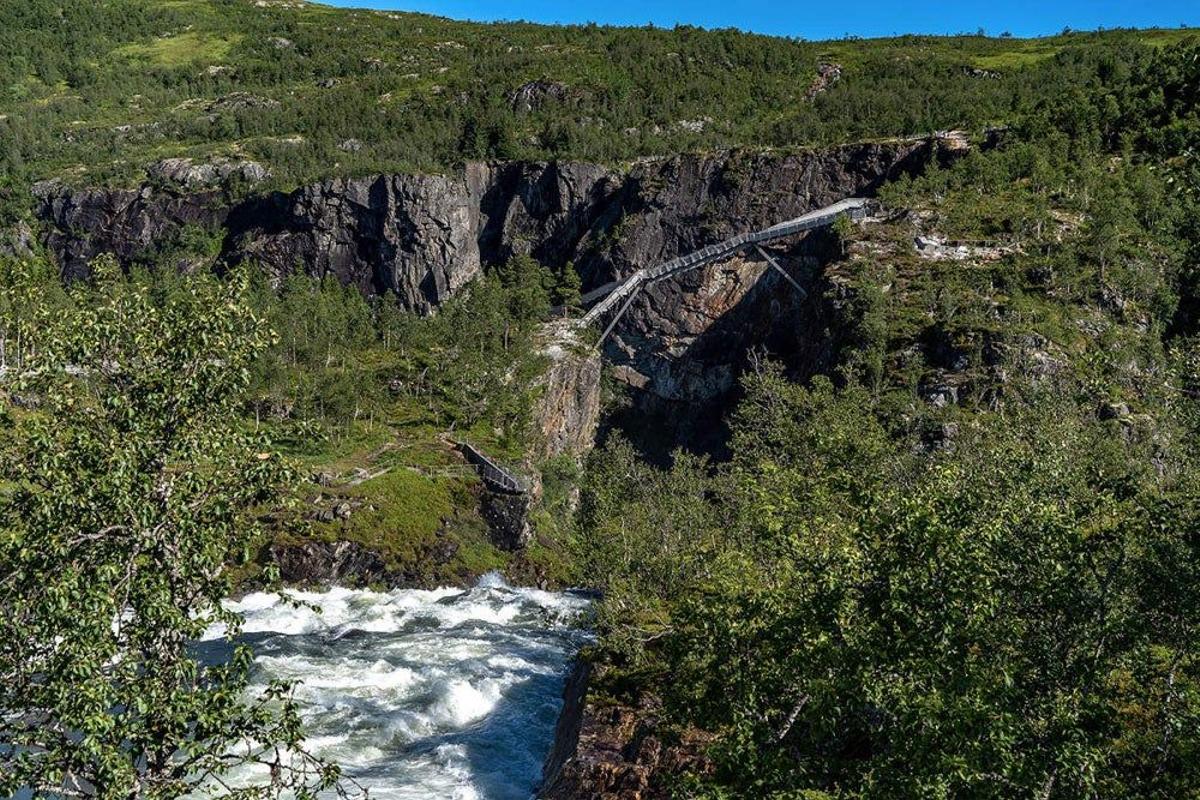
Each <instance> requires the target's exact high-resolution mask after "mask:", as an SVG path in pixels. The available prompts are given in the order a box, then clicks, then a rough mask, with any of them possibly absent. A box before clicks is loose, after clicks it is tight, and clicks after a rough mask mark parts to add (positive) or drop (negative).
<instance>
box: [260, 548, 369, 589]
mask: <svg viewBox="0 0 1200 800" xmlns="http://www.w3.org/2000/svg"><path fill="white" fill-rule="evenodd" d="M268 556H269V557H270V560H271V561H273V562H274V563H275V564H276V565H277V566H278V567H279V577H280V578H281V579H282V580H283V581H285V582H286V583H289V584H295V585H299V586H333V585H338V584H350V585H354V586H365V585H369V584H372V583H380V582H389V581H390V580H391V577H392V576H390V575H389V574H388V571H387V567H386V565H385V564H384V561H383V558H382V557H381V556H380V555H379V554H378V553H376V552H375V551H373V550H370V549H368V548H366V547H363V546H362V545H361V544H359V543H358V542H347V541H341V542H325V541H316V540H314V541H307V542H302V543H297V544H286V545H285V544H274V545H271V547H270V552H269V553H268Z"/></svg>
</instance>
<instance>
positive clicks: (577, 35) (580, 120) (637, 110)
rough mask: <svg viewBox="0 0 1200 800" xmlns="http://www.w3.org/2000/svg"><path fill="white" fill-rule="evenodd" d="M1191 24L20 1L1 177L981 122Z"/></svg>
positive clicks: (293, 170) (366, 161)
mask: <svg viewBox="0 0 1200 800" xmlns="http://www.w3.org/2000/svg"><path fill="white" fill-rule="evenodd" d="M997 33H998V32H997ZM1190 35H1191V34H1190V32H1189V31H1187V30H1183V29H1181V30H1158V31H1111V32H1105V33H1070V32H1064V33H1063V34H1062V35H1059V36H1055V37H1051V38H1047V39H1037V40H1020V39H1014V38H1011V37H998V38H994V37H987V36H983V35H972V36H958V37H922V36H906V37H900V38H896V39H884V40H871V41H855V40H849V39H848V40H843V41H834V42H805V41H798V40H788V39H780V38H774V37H767V36H754V35H749V34H745V33H741V32H738V31H733V30H725V31H706V30H701V29H697V28H689V27H679V28H675V29H672V30H665V29H655V28H643V29H624V28H610V27H603V26H596V25H590V26H582V27H546V26H537V25H528V24H519V23H514V24H501V25H476V24H470V23H462V22H454V21H450V20H446V19H439V18H436V17H429V16H421V15H415V14H401V13H385V12H368V11H351V12H347V11H341V10H337V9H332V8H327V7H322V6H319V5H313V4H309V3H301V2H290V1H288V2H285V1H283V0H270V2H265V3H250V2H245V0H214V1H212V2H208V1H205V2H200V1H199V0H195V1H189V2H159V3H155V2H146V0H104V2H97V3H62V2H57V0H31V1H30V2H15V1H13V2H5V3H3V4H2V5H0V37H3V38H2V39H0V167H2V168H3V169H2V170H0V172H2V174H3V176H4V180H5V182H6V184H7V185H8V186H10V187H21V186H24V185H27V184H28V182H29V181H31V180H43V179H47V178H52V177H62V178H64V179H66V180H69V181H73V182H86V183H89V184H95V183H100V182H105V181H129V180H131V179H136V178H140V177H141V176H142V171H143V169H144V168H145V166H146V165H147V164H148V163H150V162H152V161H155V160H157V159H161V158H164V157H171V156H185V155H193V156H200V157H214V156H229V157H248V158H251V159H255V160H258V161H260V162H262V163H264V164H265V165H266V166H267V167H268V168H269V169H270V170H271V171H272V172H273V174H274V180H275V181H276V182H277V183H278V184H279V185H282V186H285V187H291V186H295V185H296V184H298V183H301V182H305V181H309V180H313V179H316V178H324V177H328V176H329V175H331V174H362V173H367V172H378V171H413V170H437V169H442V168H446V167H448V166H450V165H453V164H455V163H457V162H459V161H461V160H464V159H482V158H527V159H538V158H573V159H580V160H589V161H598V162H605V163H615V162H621V161H625V160H629V159H634V158H639V157H644V156H652V155H662V154H665V153H671V152H679V151H681V150H694V149H698V148H715V147H735V146H750V147H793V146H805V145H820V144H829V143H833V142H845V141H854V140H860V139H866V138H874V137H889V136H909V135H914V134H915V135H921V134H927V133H929V132H930V131H934V130H939V129H947V128H956V127H960V128H968V129H972V130H977V129H980V128H983V127H985V126H989V125H1004V124H1007V123H1009V122H1011V121H1012V120H1013V119H1015V118H1016V117H1017V116H1018V115H1020V114H1022V113H1024V112H1026V111H1028V110H1029V109H1032V108H1035V107H1037V106H1038V105H1039V104H1044V103H1048V102H1055V101H1057V100H1058V99H1060V98H1062V97H1064V96H1073V97H1078V98H1082V97H1083V96H1084V95H1085V93H1087V92H1089V91H1091V90H1092V89H1094V88H1095V87H1096V86H1098V85H1107V84H1114V85H1115V84H1121V83H1123V82H1125V80H1126V78H1127V73H1128V72H1129V71H1130V70H1133V69H1137V67H1138V65H1139V63H1141V62H1142V61H1143V60H1144V59H1146V58H1148V57H1149V56H1150V54H1151V53H1152V52H1153V51H1154V50H1155V49H1156V48H1161V47H1164V46H1167V45H1169V44H1172V43H1175V42H1178V41H1181V40H1184V39H1186V38H1188V37H1189V36H1190ZM822 65H824V67H825V68H824V69H822ZM831 66H835V67H836V70H833V71H830V69H829V68H830V67H831ZM822 76H823V77H822ZM839 78H840V79H839ZM823 89H824V90H823ZM1108 110H1109V109H1108V108H1106V107H1105V108H1098V109H1094V112H1095V113H1100V114H1105V113H1107V112H1108ZM1127 111H1132V109H1127ZM1164 134H1165V135H1170V134H1169V131H1164ZM0 188H2V187H0ZM10 191H12V189H10ZM17 194H18V195H19V196H20V199H21V200H24V199H25V198H24V194H23V192H20V191H19V190H18V191H17ZM18 205H20V204H19V203H18Z"/></svg>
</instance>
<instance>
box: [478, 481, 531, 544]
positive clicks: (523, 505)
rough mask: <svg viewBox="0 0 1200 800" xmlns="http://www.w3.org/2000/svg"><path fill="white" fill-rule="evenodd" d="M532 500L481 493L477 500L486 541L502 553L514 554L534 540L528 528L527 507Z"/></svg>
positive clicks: (493, 493) (527, 496)
mask: <svg viewBox="0 0 1200 800" xmlns="http://www.w3.org/2000/svg"><path fill="white" fill-rule="evenodd" d="M532 504H533V498H532V497H531V496H530V495H528V494H508V493H506V492H493V491H490V490H484V491H483V492H482V494H481V496H480V499H479V511H480V514H481V516H482V517H483V521H484V522H486V523H487V526H488V538H490V539H491V540H492V543H493V544H495V545H496V547H499V548H500V549H501V550H507V551H509V552H515V551H517V550H520V549H522V548H524V547H525V546H526V545H527V544H529V542H530V541H531V540H532V539H533V529H532V528H531V527H530V525H529V507H530V506H531V505H532Z"/></svg>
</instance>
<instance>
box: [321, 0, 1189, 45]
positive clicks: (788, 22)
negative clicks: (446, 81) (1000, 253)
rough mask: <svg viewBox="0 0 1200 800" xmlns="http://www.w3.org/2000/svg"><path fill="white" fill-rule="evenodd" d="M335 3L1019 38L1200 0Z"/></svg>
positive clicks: (625, 21)
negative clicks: (979, 33)
mask: <svg viewBox="0 0 1200 800" xmlns="http://www.w3.org/2000/svg"><path fill="white" fill-rule="evenodd" d="M322 2H327V3H330V4H332V5H339V6H357V7H369V8H387V9H400V10H405V11H424V12H427V13H430V14H440V15H442V16H447V17H454V18H457V19H473V20H515V19H524V20H530V21H533V22H564V23H575V22H599V23H608V24H613V25H645V24H646V23H650V22H652V23H654V24H655V25H659V26H664V27H670V26H672V25H674V24H676V23H688V24H692V25H701V26H703V27H706V28H723V27H735V28H742V29H744V30H752V31H757V32H759V33H770V34H777V35H783V36H801V37H804V38H806V39H835V38H838V37H841V36H843V35H845V34H847V33H849V34H853V35H856V36H890V35H893V34H898V33H961V32H972V33H973V32H975V31H976V30H978V29H979V28H983V29H984V30H986V31H987V32H988V33H990V34H993V35H995V34H999V33H1001V32H1004V31H1008V32H1010V33H1012V34H1014V35H1016V36H1038V35H1043V34H1048V33H1057V32H1059V31H1061V30H1062V29H1063V28H1064V27H1066V26H1069V27H1071V28H1075V29H1077V30H1092V29H1095V28H1100V27H1105V28H1115V27H1167V28H1174V27H1177V26H1179V25H1180V24H1181V23H1186V24H1188V25H1191V26H1200V0H993V2H981V0H957V2H955V1H954V0H951V2H930V0H924V1H923V2H921V1H918V2H913V0H842V2H829V0H825V1H824V2H813V1H812V0H808V1H807V2H797V0H322Z"/></svg>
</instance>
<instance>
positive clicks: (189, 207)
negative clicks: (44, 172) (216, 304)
mask: <svg viewBox="0 0 1200 800" xmlns="http://www.w3.org/2000/svg"><path fill="white" fill-rule="evenodd" d="M34 195H35V197H36V198H37V209H36V213H37V216H38V218H39V219H40V220H41V221H42V223H43V226H42V227H43V229H44V231H45V233H44V240H43V243H44V244H45V245H46V247H47V248H48V249H49V250H50V252H52V253H54V254H55V256H56V257H57V259H58V264H59V268H60V269H61V270H62V273H63V276H64V277H65V278H67V279H68V280H71V279H75V278H82V277H86V276H87V274H88V264H89V263H91V261H92V259H93V258H95V257H96V256H98V255H100V254H101V253H112V254H113V255H115V256H116V257H117V258H118V259H119V260H120V261H121V262H122V263H125V264H133V263H137V262H139V261H142V260H145V259H147V258H149V257H151V256H153V255H154V254H155V253H156V252H157V251H158V249H159V248H160V247H162V246H163V245H164V244H165V243H167V242H170V241H171V240H173V239H174V238H175V237H176V236H178V234H179V232H180V231H181V229H183V228H185V227H187V226H193V225H194V226H200V227H202V228H206V229H209V230H217V229H219V228H220V227H221V226H222V225H223V224H224V223H225V220H226V219H227V217H228V216H229V201H228V198H227V197H226V196H225V194H224V193H223V192H221V191H219V190H208V191H203V192H187V193H180V192H175V191H170V190H166V189H161V188H156V187H154V186H152V185H150V184H145V185H143V186H141V187H139V188H137V189H72V188H69V187H67V186H65V185H64V184H61V183H58V182H54V181H51V182H43V183H40V184H37V185H36V186H34Z"/></svg>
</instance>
